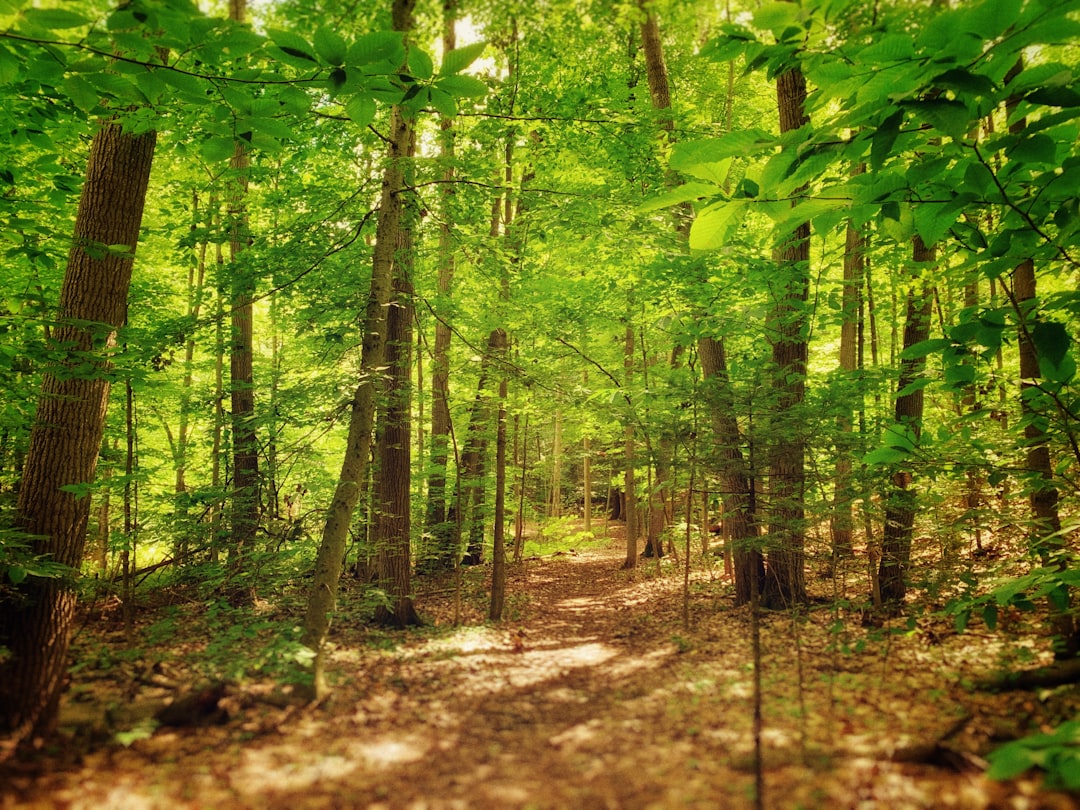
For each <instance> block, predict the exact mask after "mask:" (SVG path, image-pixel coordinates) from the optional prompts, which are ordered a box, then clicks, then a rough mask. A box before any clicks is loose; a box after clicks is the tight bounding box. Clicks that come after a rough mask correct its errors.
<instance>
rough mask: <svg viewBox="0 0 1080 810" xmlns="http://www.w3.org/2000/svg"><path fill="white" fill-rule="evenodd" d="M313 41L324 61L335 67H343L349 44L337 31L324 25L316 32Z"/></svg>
mask: <svg viewBox="0 0 1080 810" xmlns="http://www.w3.org/2000/svg"><path fill="white" fill-rule="evenodd" d="M312 42H313V44H314V45H315V50H316V51H317V52H318V54H319V56H321V57H322V59H323V61H324V62H326V63H327V64H330V65H334V66H335V67H341V66H342V65H344V64H345V56H346V55H347V54H348V52H349V45H348V43H346V42H345V38H344V37H343V36H341V34H339V33H338V32H337V31H335V30H334V29H332V28H330V27H329V26H325V25H324V26H322V27H320V28H319V29H318V30H317V31H316V32H315V37H314V39H313V40H312Z"/></svg>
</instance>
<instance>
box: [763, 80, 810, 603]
mask: <svg viewBox="0 0 1080 810" xmlns="http://www.w3.org/2000/svg"><path fill="white" fill-rule="evenodd" d="M776 100H777V109H778V111H779V114H780V132H781V133H785V132H791V131H793V130H796V129H799V128H800V127H801V126H803V125H804V124H805V123H806V122H807V120H808V119H807V117H806V114H805V112H804V106H805V102H806V80H805V79H804V78H803V75H802V71H801V70H799V69H798V68H791V69H789V70H786V71H784V72H783V73H781V74H780V75H779V76H777V78H776ZM773 258H774V261H775V262H776V265H777V279H776V284H775V289H776V291H777V292H776V294H775V295H776V303H775V310H774V311H773V314H772V327H773V330H774V332H773V336H772V340H771V343H772V360H773V366H774V371H773V373H774V374H775V375H776V376H775V379H774V382H773V388H774V390H775V392H776V398H775V402H774V405H773V407H774V409H775V410H774V418H773V419H772V420H771V425H772V436H771V440H770V446H769V502H770V508H769V534H770V536H771V538H772V539H771V545H770V547H769V551H768V559H767V566H766V575H765V585H764V591H763V593H762V604H763V605H765V606H766V607H771V608H782V607H788V606H790V605H792V604H794V603H797V602H805V601H806V581H805V572H804V567H805V559H804V556H805V554H804V550H803V544H804V534H805V530H804V527H803V520H804V505H803V498H804V486H805V475H806V471H805V468H804V465H805V458H804V456H805V453H806V448H805V441H806V440H805V437H804V436H803V430H802V423H803V420H802V418H801V416H800V415H799V410H800V408H801V407H802V403H803V398H804V395H805V390H806V360H807V344H806V328H807V323H806V302H807V297H808V295H809V290H810V276H809V261H810V225H809V224H808V223H805V222H804V223H802V224H800V225H799V226H798V227H797V228H796V229H795V231H794V232H793V233H791V234H790V235H789V236H788V237H787V239H786V240H785V241H784V242H783V243H782V244H781V245H780V246H779V247H778V248H777V249H776V251H775V252H774V257H773Z"/></svg>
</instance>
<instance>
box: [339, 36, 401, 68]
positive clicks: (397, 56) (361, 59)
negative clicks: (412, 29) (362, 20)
mask: <svg viewBox="0 0 1080 810" xmlns="http://www.w3.org/2000/svg"><path fill="white" fill-rule="evenodd" d="M404 60H405V45H404V43H403V42H402V36H401V34H400V33H398V32H396V31H374V32H372V33H370V34H363V35H362V36H359V37H357V38H356V41H355V42H353V44H352V47H350V48H349V54H348V57H347V60H346V61H347V62H348V64H350V65H373V64H377V63H379V62H388V63H390V64H392V65H393V66H394V67H398V66H400V65H401V63H402V62H403V61H404Z"/></svg>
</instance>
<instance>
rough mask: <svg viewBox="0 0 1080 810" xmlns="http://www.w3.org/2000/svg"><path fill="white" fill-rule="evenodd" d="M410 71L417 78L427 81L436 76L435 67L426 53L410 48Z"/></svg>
mask: <svg viewBox="0 0 1080 810" xmlns="http://www.w3.org/2000/svg"><path fill="white" fill-rule="evenodd" d="M409 70H411V71H412V75H413V76H415V77H416V78H418V79H420V80H421V81H427V80H428V79H430V78H431V77H432V76H433V75H434V73H435V65H434V63H433V62H432V61H431V57H430V56H428V54H427V53H426V52H425V51H422V50H420V49H419V48H409Z"/></svg>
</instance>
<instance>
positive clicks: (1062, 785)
mask: <svg viewBox="0 0 1080 810" xmlns="http://www.w3.org/2000/svg"><path fill="white" fill-rule="evenodd" d="M987 759H988V760H989V761H990V769H989V770H988V771H987V772H986V775H987V776H989V777H990V778H991V779H1000V780H1004V779H1012V778H1013V777H1016V776H1019V775H1020V774H1022V773H1026V772H1027V771H1029V770H1031V769H1032V768H1041V769H1042V770H1043V771H1044V772H1045V774H1046V786H1047V787H1048V788H1051V789H1054V790H1080V720H1070V721H1068V722H1065V723H1062V724H1061V725H1060V726H1058V727H1057V728H1056V729H1054V730H1053V731H1052V732H1050V733H1048V734H1032V735H1031V736H1029V737H1023V738H1021V739H1019V740H1013V741H1012V742H1011V743H1006V744H1005V745H1003V746H1001V747H1000V748H998V749H997V750H995V751H993V752H992V753H991V754H990V755H989V756H988V757H987Z"/></svg>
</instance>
